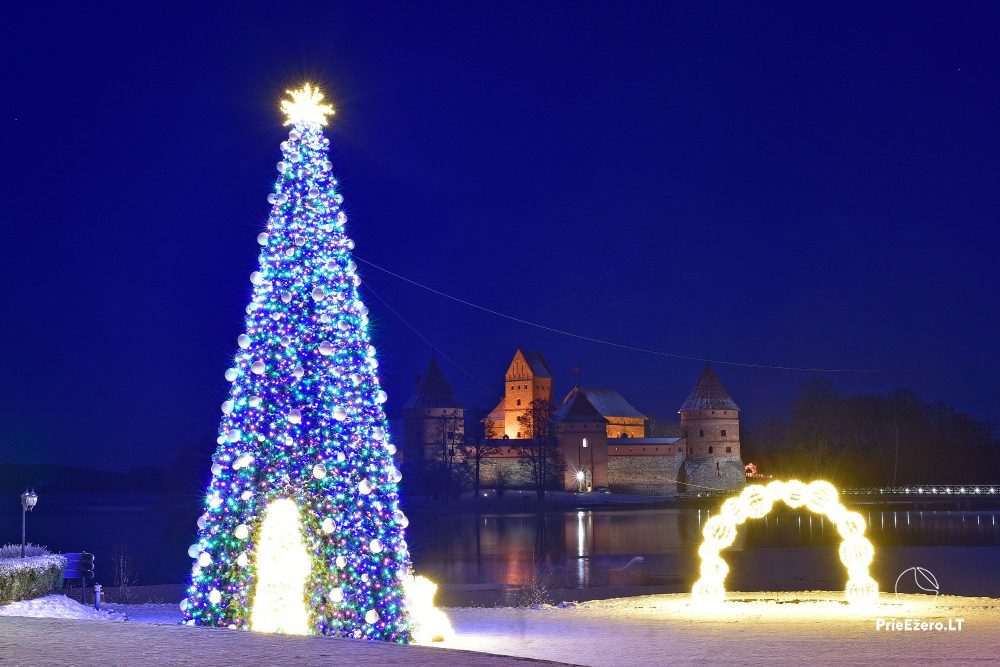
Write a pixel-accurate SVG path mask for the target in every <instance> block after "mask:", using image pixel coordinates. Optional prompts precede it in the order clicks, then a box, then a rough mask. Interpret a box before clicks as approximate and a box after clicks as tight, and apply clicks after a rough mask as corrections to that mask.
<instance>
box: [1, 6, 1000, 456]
mask: <svg viewBox="0 0 1000 667" xmlns="http://www.w3.org/2000/svg"><path fill="white" fill-rule="evenodd" d="M26 4H28V3H19V5H17V6H10V7H6V8H5V10H4V15H5V16H4V22H5V23H6V27H5V28H3V31H4V33H5V34H4V35H3V40H2V44H3V46H2V47H0V48H2V49H4V54H3V60H4V67H3V74H2V76H3V86H2V90H3V95H4V97H5V103H4V105H3V109H4V111H3V116H2V119H3V120H2V127H3V138H4V142H5V148H4V159H3V160H2V162H0V165H2V166H0V169H2V170H3V173H2V183H3V186H2V188H3V189H2V192H3V198H4V203H5V205H4V214H3V233H4V253H3V257H4V258H3V262H2V264H0V285H2V286H3V292H4V296H5V303H4V306H3V310H2V313H3V316H2V325H0V343H2V349H3V350H4V362H3V364H4V368H3V373H2V380H0V392H2V396H0V439H2V443H3V445H2V452H0V460H30V461H39V462H51V461H55V460H63V461H68V462H76V463H89V464H92V465H95V466H102V467H128V466H131V465H139V464H146V463H155V462H166V461H168V460H170V459H171V458H172V457H173V456H174V455H175V453H176V452H177V451H178V450H179V449H180V448H182V447H189V446H191V445H194V444H197V443H206V442H211V441H212V440H213V438H214V435H215V430H216V427H217V423H218V418H219V414H220V413H219V404H220V403H221V402H222V401H223V400H224V399H225V398H226V392H227V389H228V384H227V383H226V381H225V380H224V378H223V371H224V370H225V369H226V367H227V366H228V361H229V359H230V358H231V356H232V354H233V353H234V351H235V350H236V337H237V335H238V334H239V333H240V332H241V327H242V318H243V308H244V306H245V304H246V301H247V299H248V297H249V294H250V283H249V280H248V276H249V274H250V272H251V271H253V270H254V268H255V266H256V261H257V252H258V246H257V244H256V242H255V237H256V235H257V233H258V231H260V230H261V228H262V226H263V224H264V222H265V220H266V216H267V213H268V205H267V203H266V202H265V196H266V195H267V193H268V192H269V189H270V187H271V185H272V183H273V181H274V178H275V176H276V172H275V170H274V164H275V163H276V162H277V161H278V160H279V158H280V154H279V150H278V143H279V142H280V141H281V140H282V139H283V138H284V136H285V132H286V129H284V128H282V126H281V117H280V114H279V113H278V110H277V101H278V99H279V98H280V96H281V94H282V91H283V90H284V89H285V88H287V87H291V86H293V85H298V84H299V83H301V82H302V81H304V80H307V79H308V80H312V81H314V82H317V83H319V84H320V85H321V86H323V88H324V89H325V90H326V91H327V92H328V96H329V97H330V98H331V99H332V100H333V102H334V104H335V105H336V107H337V110H338V113H337V116H336V118H335V120H334V123H333V125H332V127H331V128H330V129H329V135H330V136H331V138H332V141H333V162H334V165H335V172H336V174H337V176H338V178H339V179H340V181H341V184H342V186H343V192H344V195H345V197H346V205H347V210H348V211H349V213H350V215H351V218H350V223H349V225H350V226H349V233H350V234H351V235H352V236H353V237H354V238H355V239H356V241H357V251H356V252H357V254H358V255H359V256H360V257H362V258H364V259H367V260H370V261H373V262H375V263H377V264H379V265H382V266H384V267H387V268H390V269H392V270H393V271H396V272H398V273H400V274H403V275H405V276H407V277H409V278H411V279H413V280H417V281H420V282H422V283H426V284H428V285H430V286H433V287H435V288H437V289H440V290H443V291H445V292H448V293H451V294H454V295H455V296H458V297H461V298H464V299H468V300H470V301H474V302H476V303H479V304H482V305H484V306H488V307H490V308H494V309H497V310H500V311H504V312H508V313H511V314H514V315H517V316H519V317H523V318H525V319H529V320H534V321H538V322H542V323H545V324H547V325H550V326H553V327H558V328H561V329H568V330H572V331H574V332H578V333H581V334H584V335H588V336H594V337H600V338H606V339H610V340H614V341H618V342H621V343H625V344H629V345H634V346H640V347H646V348H653V349H657V350H664V351H669V352H675V353H679V354H686V355H693V356H707V357H712V358H716V359H722V360H735V361H741V362H753V363H761V364H776V365H785V366H809V367H812V366H824V367H847V368H871V367H874V368H887V367H888V368H917V369H925V370H923V371H921V372H915V373H904V372H889V373H860V374H827V376H828V377H832V378H833V379H834V381H835V382H836V383H837V384H838V386H840V387H841V388H842V389H844V390H851V391H855V390H857V391H862V390H863V391H887V390H891V389H893V388H896V387H899V386H908V387H911V388H913V389H915V390H917V391H919V392H920V393H921V394H923V395H924V396H925V397H927V398H930V399H939V400H944V401H947V402H950V403H953V404H955V405H956V406H958V407H960V408H962V409H965V410H968V411H969V412H971V413H972V414H974V415H975V416H977V417H983V418H994V417H997V416H998V410H997V407H998V404H997V398H996V396H997V394H996V391H995V386H996V377H997V375H998V373H1000V349H998V348H1000V345H998V342H997V331H998V329H1000V309H998V305H997V293H998V288H1000V276H998V271H997V268H996V256H997V241H998V234H997V232H996V224H997V218H998V212H1000V189H998V187H997V174H998V166H1000V133H998V127H1000V83H998V76H1000V45H998V44H1000V43H998V40H997V34H998V31H1000V8H998V7H997V6H996V5H992V6H991V5H989V4H988V3H978V4H976V3H962V4H957V5H956V4H955V3H937V4H921V3H901V4H898V5H887V4H881V5H880V6H878V7H872V6H871V3H859V4H855V5H847V4H843V3H827V4H823V5H821V6H817V4H818V3H789V4H778V3H709V2H697V3H695V2H693V3H686V4H672V3H665V2H656V3H648V4H647V5H643V4H640V3H565V4H564V3H554V2H546V3H521V4H518V3H506V4H504V3H485V2H480V3H456V4H445V3H433V4H424V5H418V4H417V3H406V4H399V5H396V4H377V3H332V2H329V3H318V2H317V3H302V2H287V3H274V2H269V3H262V4H253V3H232V4H225V3H208V2H202V3H198V4H191V5H185V4H183V3H161V7H162V8H153V7H152V4H151V3H129V4H125V3H122V4H117V5H114V4H111V3H71V4H66V5H59V4H55V3H49V4H46V5H45V6H43V7H35V8H26V7H25V6H24V5H26ZM316 7H322V9H317V8H316ZM362 269H363V272H362V275H363V277H364V279H365V281H366V284H367V285H370V286H371V287H372V288H373V289H374V290H376V292H377V293H378V294H379V296H381V297H382V298H384V299H385V301H386V302H388V303H389V304H390V305H391V306H392V308H394V309H395V310H396V311H398V313H399V314H401V315H402V316H403V317H404V318H406V320H407V321H408V322H410V324H412V326H413V327H415V328H416V329H418V330H419V331H420V332H421V333H422V334H423V335H424V336H426V337H427V338H428V339H430V340H431V341H432V342H433V343H434V345H436V346H437V347H439V348H440V349H441V350H442V351H443V352H444V353H445V354H447V355H448V357H450V358H451V359H453V360H454V361H456V362H457V363H458V364H460V365H461V366H462V367H463V368H464V369H465V370H466V371H467V372H468V373H469V374H471V375H472V376H474V377H475V378H477V379H478V381H479V382H481V383H483V384H485V385H486V386H487V387H489V389H490V391H487V389H485V388H484V387H482V386H481V385H480V384H478V383H477V382H474V381H473V380H472V379H470V378H469V377H467V376H465V375H463V373H462V372H461V371H459V370H458V369H456V368H455V367H454V366H453V365H451V364H449V363H448V362H442V366H443V368H444V370H445V372H446V373H447V374H448V375H449V377H450V378H451V380H452V381H453V383H454V384H455V386H456V389H457V390H458V392H459V394H460V395H461V396H462V397H463V398H464V399H465V401H466V402H467V403H468V404H469V405H470V406H472V405H477V404H478V405H482V406H486V407H489V406H490V405H491V404H492V403H493V402H494V401H495V400H496V398H497V396H498V394H499V392H500V390H501V381H500V375H501V373H502V372H503V370H504V368H505V365H506V363H507V362H508V360H509V358H510V356H511V355H512V353H513V351H514V349H515V348H516V347H517V346H524V347H525V348H528V349H535V350H539V351H541V352H543V353H544V355H545V356H546V358H547V359H548V361H549V363H550V365H551V366H552V368H553V370H554V371H555V373H556V376H557V392H558V393H560V394H561V393H562V392H564V391H566V390H567V389H568V388H569V386H570V385H571V383H572V381H573V377H572V374H571V372H570V369H571V368H572V367H573V366H574V365H575V364H576V363H578V362H579V363H581V364H582V366H583V369H584V381H585V383H588V384H599V385H610V386H614V387H616V388H618V389H619V390H620V391H621V392H622V393H623V394H624V395H625V396H626V397H627V398H628V399H629V400H630V401H631V402H633V403H634V404H635V405H636V406H637V407H638V408H640V409H641V410H644V411H646V412H647V413H649V414H656V415H660V416H665V417H670V416H672V415H673V414H674V413H675V411H676V409H677V407H678V406H679V405H680V403H681V402H682V401H683V399H684V397H685V396H686V393H687V391H688V389H689V388H690V386H691V384H692V383H693V382H694V380H695V378H696V377H697V374H698V372H699V370H700V367H701V363H699V362H696V361H682V360H675V359H670V358H664V357H658V356H653V355H648V354H642V353H635V352H626V351H622V350H617V349H613V348H609V347H604V346H600V345H595V344H591V343H585V342H581V341H578V340H574V339H570V338H566V337H563V336H559V335H556V334H551V333H546V332H543V331H540V330H536V329H532V328H529V327H525V326H522V325H518V324H515V323H513V322H509V321H505V320H502V319H498V318H496V317H494V316H491V315H488V314H485V313H481V312H478V311H475V310H472V309H470V308H468V307H466V306H462V305H459V304H456V303H453V302H449V301H447V300H445V299H442V298H440V297H438V296H435V295H433V294H431V293H429V292H426V291H423V290H420V289H418V288H414V287H412V286H409V285H407V284H405V283H402V282H400V281H398V280H396V279H394V278H392V277H389V276H386V275H383V274H380V273H379V272H377V271H375V270H373V269H371V268H366V267H364V266H362ZM366 300H367V301H368V303H369V305H370V307H371V310H372V315H373V322H374V329H373V335H374V337H375V340H376V344H377V346H378V348H379V351H380V354H381V359H382V370H383V380H384V382H385V384H386V385H387V390H388V392H389V403H388V409H389V411H390V413H393V414H395V413H397V412H398V410H399V408H400V406H401V404H402V402H403V401H404V400H405V399H406V397H407V395H408V394H409V392H410V390H411V388H412V381H413V376H414V374H415V373H417V372H419V371H420V370H421V369H422V367H423V366H424V365H425V364H426V362H427V360H428V358H429V356H430V349H429V347H428V346H427V344H426V343H424V342H423V341H421V340H420V339H419V338H418V337H417V336H416V335H415V334H414V333H413V332H412V331H411V330H410V329H409V328H407V326H405V325H404V324H403V323H402V322H401V321H400V320H399V319H397V318H396V316H395V315H393V314H392V313H391V312H389V311H388V309H387V308H386V307H385V306H384V305H383V304H382V303H381V302H379V301H378V299H375V298H374V297H372V296H371V294H370V293H369V294H367V295H366ZM927 369H930V370H927ZM718 372H719V375H720V376H721V377H722V379H723V381H724V382H725V383H726V384H727V386H728V387H729V389H730V391H731V393H732V394H733V396H734V398H735V399H736V400H737V402H738V403H740V405H741V407H743V409H744V415H745V417H746V419H747V420H748V421H749V422H750V424H751V425H752V424H753V423H754V422H755V421H756V422H759V421H760V420H762V419H763V418H765V417H768V416H771V415H782V414H784V412H785V411H786V410H787V408H788V405H789V402H790V400H791V398H792V397H793V396H794V394H795V393H796V391H797V390H798V387H799V386H800V385H801V383H802V382H803V381H804V380H806V379H808V378H810V377H814V376H815V374H810V373H800V372H791V371H779V370H766V369H756V368H746V367H729V366H725V365H720V366H719V367H718Z"/></svg>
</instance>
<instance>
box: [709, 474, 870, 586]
mask: <svg viewBox="0 0 1000 667" xmlns="http://www.w3.org/2000/svg"><path fill="white" fill-rule="evenodd" d="M779 500H781V501H783V502H784V503H785V504H786V505H788V506H789V507H792V508H798V507H802V506H803V505H805V506H806V507H807V508H809V509H810V510H812V511H813V512H815V513H817V514H822V515H825V516H827V517H829V518H830V520H831V521H833V523H834V524H835V525H836V526H837V531H838V532H839V533H840V536H841V538H843V541H842V542H841V543H840V560H841V561H842V562H843V563H844V566H845V567H846V568H847V588H846V589H845V591H844V593H845V595H846V597H847V600H848V602H850V603H851V604H852V605H861V604H867V603H871V602H874V601H875V600H876V599H877V598H878V584H877V583H876V582H875V580H874V579H872V578H871V576H870V575H869V574H868V566H869V565H871V562H872V560H873V559H874V558H875V548H874V547H873V546H872V543H871V542H869V541H868V539H867V538H865V536H864V533H865V528H866V527H867V525H866V523H865V518H864V517H863V516H861V515H860V514H858V513H857V512H851V511H848V509H847V508H846V507H844V506H843V505H842V504H841V503H840V498H839V496H838V493H837V489H836V488H834V486H833V484H830V483H829V482H824V481H820V480H817V481H815V482H810V483H809V484H805V483H803V482H800V481H798V480H790V481H788V482H778V481H776V482H771V483H770V484H768V485H766V486H765V485H762V484H753V485H750V486H747V487H746V488H744V489H743V492H742V493H741V494H740V495H739V496H737V497H735V498H730V499H728V500H726V501H725V502H724V503H722V509H721V511H720V512H719V514H717V515H716V516H713V517H711V518H710V519H708V521H706V522H705V527H704V528H703V529H702V535H704V537H705V541H704V542H702V544H701V546H700V547H699V548H698V555H699V556H700V557H701V578H700V579H698V581H696V582H695V584H694V587H693V588H692V589H691V598H692V599H693V600H694V601H695V602H699V603H715V602H722V601H723V600H725V598H726V589H725V587H724V586H723V582H724V581H725V579H726V575H727V574H729V566H728V565H727V564H726V561H724V560H723V559H722V557H721V556H720V555H719V552H720V551H721V550H723V549H725V548H726V547H728V546H730V545H731V544H732V543H733V541H734V540H735V539H736V529H737V528H738V527H739V526H740V524H742V523H743V522H744V521H746V520H747V519H761V518H763V517H764V516H766V515H767V514H768V513H769V512H770V511H771V508H772V507H773V506H774V503H775V502H776V501H779Z"/></svg>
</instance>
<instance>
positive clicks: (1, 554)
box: [0, 543, 49, 560]
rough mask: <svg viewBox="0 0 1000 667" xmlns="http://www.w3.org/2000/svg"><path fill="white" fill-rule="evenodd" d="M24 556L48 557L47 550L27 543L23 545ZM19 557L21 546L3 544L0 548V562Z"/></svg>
mask: <svg viewBox="0 0 1000 667" xmlns="http://www.w3.org/2000/svg"><path fill="white" fill-rule="evenodd" d="M24 555H25V556H48V555H49V550H48V549H47V548H45V547H43V546H42V545H40V544H31V543H28V544H26V545H24ZM20 557H21V545H20V544H5V545H3V546H2V547H0V560H2V559H4V558H20Z"/></svg>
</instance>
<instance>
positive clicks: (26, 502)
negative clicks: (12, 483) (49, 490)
mask: <svg viewBox="0 0 1000 667" xmlns="http://www.w3.org/2000/svg"><path fill="white" fill-rule="evenodd" d="M37 504H38V494H37V493H35V490H34V489H32V490H31V491H28V490H27V489H25V490H24V493H22V494H21V558H24V545H25V543H26V542H25V539H24V538H25V530H24V528H25V516H26V515H27V513H28V512H30V511H31V510H33V509H34V508H35V505H37Z"/></svg>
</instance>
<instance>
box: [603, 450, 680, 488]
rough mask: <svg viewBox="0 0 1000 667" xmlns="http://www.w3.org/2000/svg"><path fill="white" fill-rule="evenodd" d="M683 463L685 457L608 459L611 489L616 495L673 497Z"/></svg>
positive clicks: (624, 457) (613, 457)
mask: <svg viewBox="0 0 1000 667" xmlns="http://www.w3.org/2000/svg"><path fill="white" fill-rule="evenodd" d="M683 463H684V455H683V454H673V455H670V456H609V457H608V487H609V488H610V489H611V490H612V491H613V492H615V493H631V494H636V495H643V496H673V495H676V494H677V479H678V475H679V474H680V471H681V466H682V464H683Z"/></svg>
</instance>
